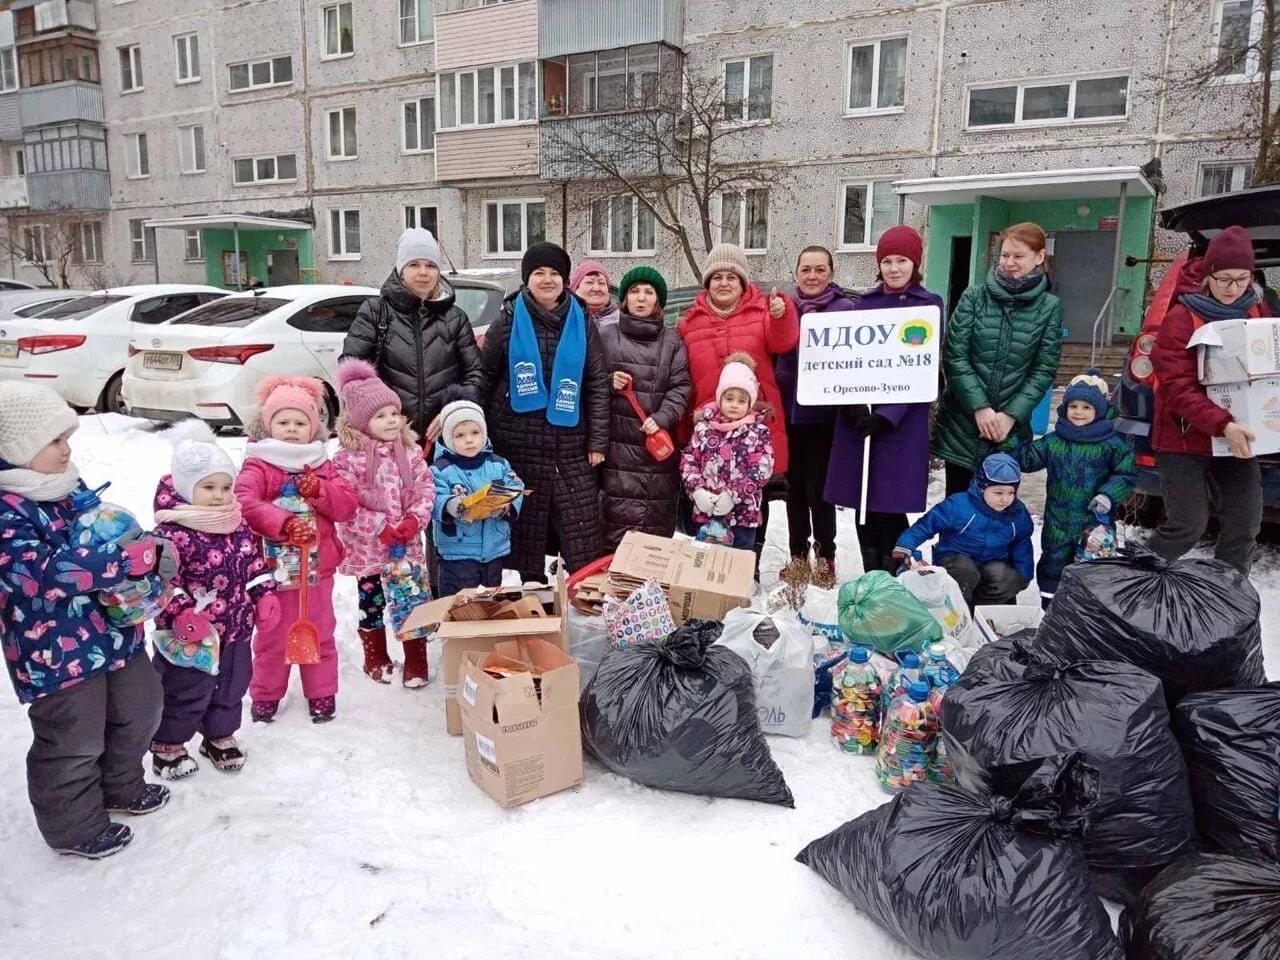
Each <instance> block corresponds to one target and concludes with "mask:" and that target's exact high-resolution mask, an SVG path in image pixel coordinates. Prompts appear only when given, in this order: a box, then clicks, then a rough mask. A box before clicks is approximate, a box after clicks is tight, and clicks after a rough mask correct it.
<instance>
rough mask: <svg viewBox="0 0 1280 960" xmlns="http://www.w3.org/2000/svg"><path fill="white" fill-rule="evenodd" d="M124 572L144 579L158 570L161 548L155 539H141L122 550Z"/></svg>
mask: <svg viewBox="0 0 1280 960" xmlns="http://www.w3.org/2000/svg"><path fill="white" fill-rule="evenodd" d="M121 553H123V554H124V572H125V574H126V575H127V576H130V577H134V578H137V577H144V576H146V575H147V574H148V573H150V572H151V571H152V570H154V569H155V568H156V559H157V558H158V556H159V548H158V545H157V542H156V539H155V538H154V537H139V538H138V539H137V540H134V541H133V542H132V543H129V544H127V545H126V546H124V547H122V548H121Z"/></svg>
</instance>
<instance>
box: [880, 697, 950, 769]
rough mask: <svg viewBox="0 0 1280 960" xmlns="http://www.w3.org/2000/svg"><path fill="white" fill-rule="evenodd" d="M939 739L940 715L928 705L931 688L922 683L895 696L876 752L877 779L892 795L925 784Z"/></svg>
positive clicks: (884, 721)
mask: <svg viewBox="0 0 1280 960" xmlns="http://www.w3.org/2000/svg"><path fill="white" fill-rule="evenodd" d="M937 739H938V715H937V714H936V713H935V712H934V709H933V707H932V706H931V705H930V703H929V685H928V684H927V683H925V682H924V681H923V680H919V681H916V682H914V683H912V684H910V685H909V686H908V687H907V692H906V693H905V694H904V695H902V696H899V697H895V698H894V699H893V702H892V703H891V704H890V705H889V710H888V712H887V713H886V714H885V716H884V719H883V720H882V721H881V727H880V745H879V747H878V748H877V749H876V779H877V780H879V781H880V785H881V786H882V787H884V788H885V789H886V790H888V791H890V792H891V793H896V792H897V791H899V790H905V789H906V788H907V787H909V786H911V784H913V783H922V782H924V780H925V779H926V777H927V775H928V770H929V755H930V753H931V752H932V751H933V746H934V742H935V741H936V740H937Z"/></svg>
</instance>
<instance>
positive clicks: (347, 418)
mask: <svg viewBox="0 0 1280 960" xmlns="http://www.w3.org/2000/svg"><path fill="white" fill-rule="evenodd" d="M338 392H339V393H340V394H341V396H342V406H343V410H342V414H341V415H340V416H339V417H338V443H339V444H341V446H342V449H341V450H339V451H338V454H337V456H335V457H334V458H333V465H334V468H335V469H336V470H337V471H338V476H339V477H341V478H342V479H343V480H345V481H346V482H347V483H348V484H349V485H350V486H351V488H352V489H353V490H355V491H356V499H357V500H358V501H359V502H360V506H359V507H358V508H357V509H356V512H355V515H354V516H353V517H352V518H351V519H350V520H348V521H347V522H345V523H340V524H338V540H339V541H340V542H341V544H342V550H343V557H342V565H341V566H340V567H339V568H338V572H339V573H342V574H345V575H347V576H351V577H358V578H359V602H360V643H361V646H362V647H363V648H364V672H365V675H366V676H368V677H369V678H370V679H372V680H376V681H377V682H378V683H390V682H391V673H392V671H393V669H394V667H395V665H394V664H393V663H392V662H391V657H390V655H388V653H387V629H386V624H385V622H384V620H383V613H384V611H385V607H386V598H385V597H383V595H382V577H381V573H382V568H383V566H384V565H385V564H386V562H387V558H388V553H389V551H390V548H391V546H392V544H397V543H398V544H402V545H403V546H404V547H405V556H406V557H407V558H408V559H409V560H414V561H417V562H418V563H423V564H425V563H426V557H425V554H424V551H423V547H422V535H421V534H422V531H423V530H424V529H426V528H427V527H428V526H430V524H431V511H432V507H433V506H434V504H435V499H436V488H435V481H434V480H433V479H432V476H431V468H430V467H429V466H428V465H427V461H426V460H425V459H424V458H423V456H422V449H421V448H420V447H419V446H418V437H417V434H415V433H414V432H413V431H412V430H411V429H410V428H409V421H408V418H407V417H405V415H404V411H403V409H402V407H401V405H400V397H399V396H398V395H397V394H396V392H395V391H394V390H392V389H391V388H390V387H389V386H387V385H386V384H385V383H383V382H382V381H381V380H380V379H379V378H378V372H377V371H376V370H375V369H374V368H373V365H372V364H370V363H367V362H366V361H364V360H356V359H350V360H344V361H343V362H342V364H341V365H340V366H339V367H338ZM428 679H430V675H429V673H428V671H427V641H426V640H424V639H418V640H405V641H404V673H403V675H402V678H401V680H402V682H403V683H404V685H405V686H406V687H409V688H416V687H424V686H426V685H427V681H428Z"/></svg>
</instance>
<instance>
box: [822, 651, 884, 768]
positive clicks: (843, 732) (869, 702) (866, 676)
mask: <svg viewBox="0 0 1280 960" xmlns="http://www.w3.org/2000/svg"><path fill="white" fill-rule="evenodd" d="M880 687H881V684H880V674H878V673H876V668H875V666H874V665H873V664H872V663H871V651H870V650H868V649H867V648H866V647H854V648H853V649H852V650H850V651H849V659H848V660H847V661H846V662H845V663H844V664H843V665H842V666H841V667H840V668H839V669H838V670H834V671H832V674H831V739H832V741H834V743H835V745H836V746H837V747H839V748H840V749H841V750H843V751H844V752H845V753H875V750H876V742H877V740H879V738H880V693H881V689H880Z"/></svg>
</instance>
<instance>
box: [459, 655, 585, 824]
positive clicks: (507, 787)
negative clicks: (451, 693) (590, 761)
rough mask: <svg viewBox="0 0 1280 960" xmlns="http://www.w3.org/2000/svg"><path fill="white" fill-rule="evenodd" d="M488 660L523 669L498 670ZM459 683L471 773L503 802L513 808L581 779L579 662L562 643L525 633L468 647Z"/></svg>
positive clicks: (502, 803)
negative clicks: (476, 647) (524, 636)
mask: <svg viewBox="0 0 1280 960" xmlns="http://www.w3.org/2000/svg"><path fill="white" fill-rule="evenodd" d="M490 665H493V666H497V667H500V668H501V669H502V670H503V671H504V672H507V671H510V670H511V669H512V667H520V666H522V667H524V670H523V671H520V672H514V673H510V672H508V673H507V675H506V676H493V675H492V674H491V673H489V672H488V671H487V670H486V667H487V666H490ZM535 678H536V683H535ZM458 689H459V694H458V705H459V707H460V711H461V717H462V743H463V749H464V751H465V753H466V757H467V772H468V773H469V774H470V775H471V779H472V780H473V781H475V784H476V786H478V787H480V789H482V790H484V792H485V793H487V794H489V796H491V797H492V798H493V799H494V800H495V801H497V803H499V804H500V805H502V806H504V807H514V806H517V805H518V804H521V803H528V802H529V801H530V800H535V799H537V798H538V797H545V796H548V795H549V794H552V793H558V792H559V791H561V790H567V789H569V788H570V787H576V786H577V785H578V784H580V783H582V728H581V721H580V720H579V718H578V690H579V684H578V665H577V663H575V662H574V660H573V658H572V657H570V656H569V655H568V654H567V653H565V652H564V651H563V650H561V649H560V647H558V646H557V645H556V644H554V643H551V642H550V641H547V640H537V639H531V640H526V639H519V640H502V641H499V642H498V643H496V644H495V645H494V649H493V650H492V651H489V652H484V651H480V650H468V651H467V652H466V653H464V654H463V657H462V664H461V669H460V672H459V675H458Z"/></svg>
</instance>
